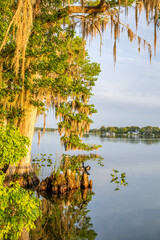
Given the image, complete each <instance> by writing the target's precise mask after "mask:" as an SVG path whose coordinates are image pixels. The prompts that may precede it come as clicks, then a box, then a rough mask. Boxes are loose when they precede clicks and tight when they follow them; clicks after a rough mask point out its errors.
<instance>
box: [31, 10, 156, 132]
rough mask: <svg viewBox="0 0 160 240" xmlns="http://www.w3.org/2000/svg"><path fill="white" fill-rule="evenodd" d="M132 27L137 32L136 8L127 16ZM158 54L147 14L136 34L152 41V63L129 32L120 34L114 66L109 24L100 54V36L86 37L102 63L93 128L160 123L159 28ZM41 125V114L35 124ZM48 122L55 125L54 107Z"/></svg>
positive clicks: (92, 54) (92, 53)
mask: <svg viewBox="0 0 160 240" xmlns="http://www.w3.org/2000/svg"><path fill="white" fill-rule="evenodd" d="M121 19H123V20H124V21H126V22H127V23H129V24H130V27H131V29H132V30H133V31H134V32H136V29H135V20H134V11H132V10H130V11H129V17H128V20H125V18H124V16H122V18H121ZM157 33H158V35H157V56H156V57H154V50H153V46H154V26H153V24H150V25H149V26H147V24H146V22H145V14H142V15H141V16H140V19H139V27H138V31H137V34H138V35H139V36H141V37H142V38H143V39H145V40H147V41H148V42H149V43H151V45H152V50H153V57H152V63H151V64H150V61H149V54H148V51H147V50H144V49H143V47H141V53H140V54H139V53H138V43H137V40H136V41H135V42H132V43H130V42H129V40H128V37H127V32H126V31H124V32H123V33H122V34H121V37H120V40H119V43H118V44H117V61H116V66H115V69H114V63H113V39H111V36H110V28H109V27H108V28H107V30H106V32H105V33H104V34H103V45H102V51H101V56H100V50H99V49H100V48H99V42H100V39H99V36H98V35H97V37H96V38H95V39H93V40H89V39H88V40H87V48H88V52H89V56H90V58H91V60H92V61H94V62H98V63H100V66H101V73H100V76H99V78H98V81H97V82H96V85H95V87H94V89H93V94H94V96H93V97H92V98H91V101H90V102H91V103H94V104H95V107H96V109H97V110H98V113H97V114H94V116H93V117H92V119H93V121H94V124H92V126H91V128H99V127H101V126H102V125H104V126H131V125H138V126H147V125H152V126H160V94H159V92H160V61H159V60H160V43H159V31H157ZM36 125H37V126H42V118H41V117H40V119H39V121H38V122H37V124H36ZM47 126H48V127H56V121H55V118H54V114H53V112H52V111H49V112H48V114H47Z"/></svg>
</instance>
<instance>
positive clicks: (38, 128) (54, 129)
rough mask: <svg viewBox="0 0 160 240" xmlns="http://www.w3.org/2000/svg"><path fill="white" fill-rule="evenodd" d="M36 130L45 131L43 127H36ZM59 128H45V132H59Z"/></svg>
mask: <svg viewBox="0 0 160 240" xmlns="http://www.w3.org/2000/svg"><path fill="white" fill-rule="evenodd" d="M34 131H43V127H35V128H34ZM57 131H58V129H57V128H45V132H57Z"/></svg>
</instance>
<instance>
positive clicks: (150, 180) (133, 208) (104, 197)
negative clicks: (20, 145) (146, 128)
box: [31, 132, 160, 240]
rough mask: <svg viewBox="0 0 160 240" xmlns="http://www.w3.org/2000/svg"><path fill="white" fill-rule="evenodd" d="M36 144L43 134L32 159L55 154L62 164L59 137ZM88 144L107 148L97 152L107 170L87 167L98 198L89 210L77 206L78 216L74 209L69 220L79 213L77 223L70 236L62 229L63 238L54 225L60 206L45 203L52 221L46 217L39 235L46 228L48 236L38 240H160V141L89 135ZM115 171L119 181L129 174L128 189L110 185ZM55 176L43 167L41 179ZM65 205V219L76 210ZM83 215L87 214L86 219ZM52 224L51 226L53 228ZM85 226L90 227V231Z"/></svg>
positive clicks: (48, 135)
mask: <svg viewBox="0 0 160 240" xmlns="http://www.w3.org/2000/svg"><path fill="white" fill-rule="evenodd" d="M37 142H38V134H37V132H35V134H34V139H33V145H32V146H33V147H32V157H33V158H34V157H36V155H37V154H39V153H47V154H53V155H52V157H53V156H54V158H58V156H60V155H61V154H62V153H63V152H64V151H63V148H62V147H61V145H60V141H59V136H58V133H56V132H54V133H53V132H47V133H45V134H44V136H43V137H42V138H41V143H40V146H39V147H38V145H37ZM84 142H86V143H91V144H93V143H94V144H95V143H96V144H101V145H102V148H101V149H99V150H98V151H95V152H94V151H93V152H94V153H97V154H100V155H101V156H102V157H103V158H104V160H103V164H104V166H103V167H102V166H100V165H99V164H98V163H97V162H96V161H87V163H86V165H87V164H89V165H90V166H91V170H90V176H89V178H90V179H92V180H93V189H92V190H93V193H94V195H92V197H91V198H90V199H89V200H88V201H86V202H85V203H84V201H83V204H85V210H84V209H83V208H82V206H80V205H78V204H77V205H76V204H75V205H74V211H73V208H72V211H71V212H70V217H73V215H74V213H75V212H76V214H77V215H76V216H77V219H76V218H74V223H73V224H72V225H74V227H72V229H71V228H69V224H68V226H67V227H68V228H67V231H66V233H65V231H64V230H63V228H62V227H61V230H59V231H62V232H63V234H61V235H59V232H57V233H56V231H58V230H57V229H59V228H58V226H59V223H58V218H56V219H54V220H53V217H54V215H55V213H57V212H56V210H55V206H57V204H58V201H60V200H59V199H56V198H54V199H50V200H51V202H52V203H51V202H50V201H49V200H48V201H47V200H45V199H43V200H42V202H43V201H46V202H45V204H46V205H47V206H48V215H47V214H46V215H45V218H44V219H45V221H46V223H45V222H43V224H42V225H43V227H41V228H39V230H38V231H39V233H40V229H41V231H42V230H43V232H45V230H44V228H46V233H43V234H42V235H41V238H39V239H97V240H110V239H112V240H125V239H126V240H132V239H134V240H135V239H141V240H147V239H148V240H150V239H153V240H154V239H157V240H158V239H159V237H160V184H159V183H160V157H159V156H160V139H149V138H148V139H139V138H100V136H95V135H90V136H89V137H85V138H84ZM79 153H86V152H81V151H74V152H67V154H79ZM112 169H115V170H118V171H119V173H117V177H119V179H120V180H121V178H120V175H121V173H125V174H126V175H125V176H126V177H125V181H126V182H127V183H128V185H126V186H121V185H120V184H118V188H119V190H117V191H115V189H116V188H117V184H116V183H115V182H114V181H113V182H111V180H112V177H111V175H110V174H112V173H113V170H112ZM51 170H52V167H42V168H41V170H40V171H39V177H40V178H41V179H42V178H43V179H44V178H45V177H47V176H49V175H50V173H51ZM75 198H76V195H75ZM74 203H75V200H74ZM62 205H63V211H62V212H63V217H64V215H65V214H66V212H65V211H66V208H67V207H68V208H71V205H72V204H71V200H70V204H68V205H67V203H66V200H65V201H64V202H63V204H62V202H61V206H62ZM81 209H83V210H84V211H83V213H82V210H81ZM64 210H65V211H64ZM78 211H79V212H78ZM67 214H68V212H67ZM78 214H79V216H80V218H81V220H82V219H83V221H82V222H84V223H85V225H84V224H82V222H81V221H80V219H79V220H78ZM47 216H48V218H49V220H47ZM50 216H52V218H51V217H50ZM67 216H68V215H67ZM44 219H43V220H44ZM51 219H52V221H51ZM72 220H73V219H72ZM47 221H48V222H50V223H51V222H52V224H50V225H49V224H48V223H47ZM53 221H54V224H53ZM85 226H88V227H86V228H87V229H86V228H85ZM37 228H38V227H37ZM69 231H70V234H69ZM35 232H36V230H35ZM35 232H34V231H33V232H32V233H31V239H36V238H35V237H34V236H37V235H36V233H35ZM67 232H68V233H67ZM73 233H74V234H73ZM37 234H38V233H37ZM47 234H48V235H47ZM56 234H57V235H56ZM56 236H57V237H56Z"/></svg>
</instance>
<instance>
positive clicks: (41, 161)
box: [32, 153, 52, 167]
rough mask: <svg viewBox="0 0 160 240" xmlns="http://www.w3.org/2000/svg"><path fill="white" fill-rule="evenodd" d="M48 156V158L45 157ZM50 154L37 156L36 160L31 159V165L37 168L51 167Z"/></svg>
mask: <svg viewBox="0 0 160 240" xmlns="http://www.w3.org/2000/svg"><path fill="white" fill-rule="evenodd" d="M47 155H48V156H47ZM51 156H52V154H43V153H40V154H37V157H36V158H33V159H32V165H33V166H35V164H36V166H37V167H51V166H52V159H51Z"/></svg>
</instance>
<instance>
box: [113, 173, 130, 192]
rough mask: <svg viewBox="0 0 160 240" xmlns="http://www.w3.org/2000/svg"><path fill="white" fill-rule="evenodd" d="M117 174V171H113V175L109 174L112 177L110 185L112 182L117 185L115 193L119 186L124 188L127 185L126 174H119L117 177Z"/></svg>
mask: <svg viewBox="0 0 160 240" xmlns="http://www.w3.org/2000/svg"><path fill="white" fill-rule="evenodd" d="M118 173H119V171H118V170H116V169H113V173H111V174H110V175H111V177H112V180H111V183H112V182H114V183H115V184H116V185H117V187H116V188H115V191H118V190H120V187H121V186H123V187H125V186H127V185H128V182H126V180H125V177H126V174H125V173H121V174H120V177H119V175H118Z"/></svg>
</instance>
